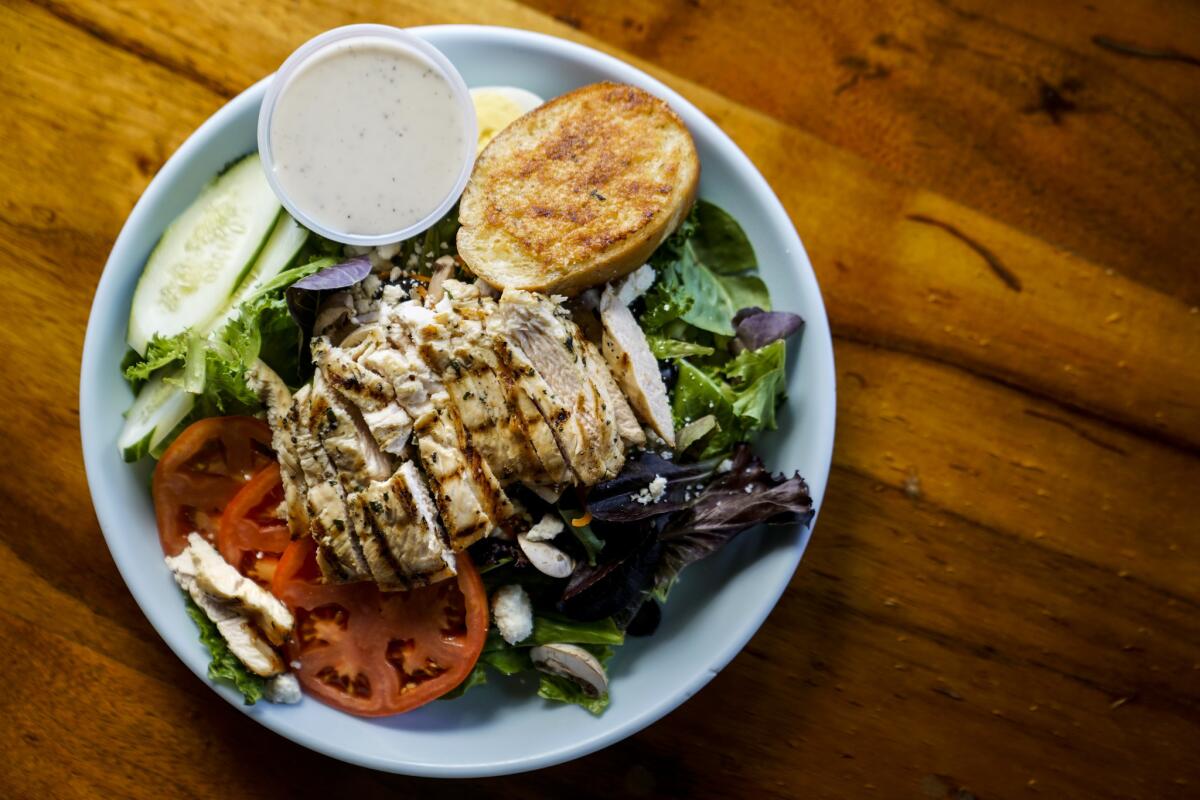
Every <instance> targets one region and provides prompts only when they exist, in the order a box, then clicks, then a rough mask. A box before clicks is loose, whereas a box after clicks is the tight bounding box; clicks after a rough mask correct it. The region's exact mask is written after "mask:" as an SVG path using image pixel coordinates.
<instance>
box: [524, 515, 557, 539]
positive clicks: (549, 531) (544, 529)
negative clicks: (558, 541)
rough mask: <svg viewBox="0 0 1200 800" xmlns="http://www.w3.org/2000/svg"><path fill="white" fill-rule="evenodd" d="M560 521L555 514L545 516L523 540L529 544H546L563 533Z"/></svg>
mask: <svg viewBox="0 0 1200 800" xmlns="http://www.w3.org/2000/svg"><path fill="white" fill-rule="evenodd" d="M564 527H565V526H564V525H563V521H562V519H560V518H559V517H558V516H557V515H555V514H546V515H545V516H544V517H542V518H541V520H540V521H538V523H537V524H536V525H534V526H533V527H532V528H530V529H529V532H528V533H526V534H525V538H526V539H528V540H529V541H531V542H548V541H550V540H551V539H553V538H554V537H555V536H558V535H559V534H560V533H562V532H563V528H564Z"/></svg>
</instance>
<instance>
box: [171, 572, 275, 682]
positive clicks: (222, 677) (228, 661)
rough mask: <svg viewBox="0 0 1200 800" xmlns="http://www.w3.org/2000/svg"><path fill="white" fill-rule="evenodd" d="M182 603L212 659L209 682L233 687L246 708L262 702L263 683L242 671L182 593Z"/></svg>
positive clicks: (213, 626) (208, 622)
mask: <svg viewBox="0 0 1200 800" xmlns="http://www.w3.org/2000/svg"><path fill="white" fill-rule="evenodd" d="M183 599H184V603H185V604H186V606H187V613H188V616H189V617H191V618H192V621H193V622H195V623H196V627H197V628H199V629H200V641H201V642H202V643H203V644H204V646H205V647H206V648H207V649H208V654H209V656H211V658H212V660H211V661H209V662H208V677H209V679H210V680H214V681H227V682H229V683H231V684H233V686H234V688H236V689H237V690H238V691H239V692H241V693H242V699H243V701H244V702H245V703H246V705H248V706H252V705H254V704H255V703H257V702H258V701H259V700H261V699H262V696H263V690H264V689H265V688H266V681H265V680H264V679H263V678H261V677H259V676H258V675H255V674H254V673H253V672H251V671H250V670H248V669H246V665H245V664H243V663H242V662H241V661H240V660H238V657H237V656H235V655H234V654H233V652H232V651H231V650H230V649H229V645H228V644H226V643H225V638H224V637H223V636H221V633H220V631H218V630H217V626H216V623H214V622H213V621H212V620H211V619H209V618H208V615H207V614H205V613H204V611H203V610H202V609H201V608H200V606H198V605H196V602H195V601H194V600H192V598H191V597H190V596H189V595H188V594H187V593H186V592H184V594H183Z"/></svg>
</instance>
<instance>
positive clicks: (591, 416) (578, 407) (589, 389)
mask: <svg viewBox="0 0 1200 800" xmlns="http://www.w3.org/2000/svg"><path fill="white" fill-rule="evenodd" d="M489 327H492V328H493V330H494V336H496V337H497V338H505V339H506V340H507V342H508V345H509V354H510V356H511V358H510V361H511V363H513V364H514V365H516V366H517V367H519V368H520V369H522V370H524V371H525V376H524V378H525V380H524V383H525V385H526V386H528V387H529V388H530V389H531V391H530V394H531V396H532V397H533V399H534V402H535V403H536V404H537V406H538V409H539V410H540V411H541V412H542V414H543V416H545V417H546V420H547V421H548V422H551V424H552V427H553V428H554V430H555V435H556V438H557V439H558V443H559V446H560V448H561V449H562V452H563V454H564V456H565V457H566V459H567V461H568V462H569V463H570V464H571V467H572V469H573V470H574V472H575V474H576V475H577V476H578V477H579V480H580V481H581V482H583V483H585V484H588V485H592V484H595V483H598V482H599V481H601V480H603V479H604V478H605V477H607V476H609V475H610V474H611V473H612V465H613V464H614V463H616V462H617V460H618V459H619V460H620V461H621V463H623V460H624V453H623V448H621V447H620V446H619V440H616V441H617V445H616V448H615V449H616V450H621V451H622V452H620V453H619V454H618V453H616V452H613V451H614V439H613V437H612V435H611V431H612V428H613V427H614V423H613V420H612V416H611V414H612V412H611V409H606V408H603V407H602V406H603V404H602V403H601V402H600V401H599V400H598V399H597V396H596V389H595V386H594V385H593V382H592V379H591V378H590V377H589V375H588V373H587V370H586V369H585V364H584V362H583V358H582V356H581V354H580V352H579V350H581V349H582V348H577V347H576V346H575V343H576V341H578V340H580V339H581V337H582V334H581V332H580V331H579V327H578V326H577V325H576V324H575V323H574V321H573V320H572V319H571V318H570V315H569V314H568V313H567V312H566V310H565V309H563V308H562V307H561V306H559V305H557V304H556V303H555V302H553V301H551V300H550V299H549V298H546V297H543V296H541V295H536V294H533V293H531V292H524V291H520V290H507V291H505V292H504V294H503V295H501V298H500V302H499V304H498V306H497V312H496V314H494V315H493V317H492V319H491V320H490V321H489Z"/></svg>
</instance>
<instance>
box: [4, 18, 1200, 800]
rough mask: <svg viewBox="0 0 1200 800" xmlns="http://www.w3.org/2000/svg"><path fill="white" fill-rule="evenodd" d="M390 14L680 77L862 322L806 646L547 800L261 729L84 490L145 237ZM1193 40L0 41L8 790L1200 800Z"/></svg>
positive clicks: (633, 28)
mask: <svg viewBox="0 0 1200 800" xmlns="http://www.w3.org/2000/svg"><path fill="white" fill-rule="evenodd" d="M366 20H377V21H384V22H389V23H394V24H401V25H408V24H422V23H430V22H480V23H490V24H503V25H513V26H517V27H523V28H529V29H533V30H540V31H545V32H549V33H553V34H556V35H560V36H565V37H567V38H572V39H576V40H579V41H582V42H584V43H587V44H591V45H593V46H597V47H600V48H601V49H604V50H606V51H608V52H611V53H614V54H616V55H619V56H621V57H622V58H626V59H627V60H629V61H631V62H632V63H634V64H637V65H638V66H641V67H643V68H646V69H648V70H649V71H651V72H652V73H653V74H655V75H656V76H658V77H660V78H662V79H663V80H665V81H666V82H668V83H669V84H670V85H672V86H673V87H674V88H676V89H678V90H679V91H681V92H682V93H683V94H684V95H685V96H687V97H688V98H689V99H691V100H693V101H694V102H696V103H697V104H698V105H699V106H700V107H701V108H702V109H703V110H704V111H706V113H708V114H709V115H710V116H712V117H713V118H714V119H715V120H717V122H718V123H719V124H721V125H722V126H723V127H724V128H725V129H726V130H727V131H728V132H729V133H730V134H731V135H732V136H733V137H734V138H735V140H736V141H737V142H738V143H739V145H741V146H742V147H743V148H744V149H745V150H746V151H747V153H748V154H749V155H750V156H751V158H752V159H753V160H754V161H755V163H756V164H757V165H758V166H759V167H760V169H762V171H763V172H764V174H765V175H766V177H767V178H768V180H769V181H770V182H771V184H772V185H773V186H774V187H775V189H776V191H777V192H778V193H779V195H780V197H781V199H782V200H783V202H784V204H785V206H786V207H787V209H788V211H789V213H790V214H791V216H792V218H793V220H794V221H795V223H796V225H797V228H798V229H799V231H800V233H801V236H802V238H803V239H804V241H805V244H806V247H807V248H808V250H809V254H810V256H811V257H812V260H813V263H814V266H815V267H816V269H817V272H818V277H819V278H820V281H821V286H822V290H823V292H824V294H825V299H826V303H827V305H828V309H829V313H830V318H831V322H832V324H833V328H834V333H835V340H836V357H837V363H838V389H839V408H838V413H839V429H838V442H837V448H836V450H835V456H834V461H835V465H834V471H833V474H832V475H831V479H830V490H829V493H828V495H827V498H826V505H825V507H824V509H823V511H822V516H821V522H820V525H819V526H818V528H817V531H816V533H815V535H814V538H813V542H812V545H811V546H810V549H809V552H808V553H807V554H806V556H805V559H804V562H803V563H802V565H801V568H800V570H799V571H798V572H797V574H796V576H795V578H794V579H793V581H792V585H791V588H790V589H789V591H788V592H787V593H786V594H785V595H784V597H783V599H782V600H781V601H780V604H779V606H778V607H777V608H776V610H775V612H774V613H773V614H772V616H771V617H770V618H769V619H768V621H767V623H766V624H765V625H764V626H763V628H762V630H761V631H760V632H759V633H758V635H757V636H756V637H755V638H754V639H753V640H752V642H751V643H750V645H749V646H748V647H747V648H746V650H745V651H744V652H743V654H742V655H741V656H739V657H738V658H737V659H735V661H734V662H733V663H732V664H731V665H730V666H729V668H727V669H726V670H725V671H724V672H722V673H721V675H719V676H718V677H717V678H716V679H715V680H714V681H713V683H712V684H711V685H710V686H709V687H708V688H707V689H705V690H704V691H702V692H700V694H698V695H697V696H696V697H695V698H693V699H692V700H691V701H689V702H688V703H687V704H686V705H685V706H683V707H682V708H681V709H679V710H678V711H677V712H675V713H673V714H672V715H671V716H670V717H669V718H667V719H666V720H664V721H663V722H661V723H659V724H657V725H655V726H653V727H651V728H650V729H648V730H647V731H645V732H643V733H641V734H638V735H637V736H635V737H633V738H631V739H630V740H627V741H625V742H622V743H620V744H618V745H615V746H613V747H611V748H609V749H607V750H605V751H602V752H600V753H597V754H595V755H593V756H590V757H588V758H585V759H582V760H580V761H578V762H576V763H574V764H569V765H563V766H561V767H556V768H553V769H549V770H545V771H543V772H540V773H537V774H536V775H534V776H527V777H524V778H511V779H499V780H483V781H468V782H465V783H464V784H446V783H437V782H432V781H420V780H412V779H406V778H399V777H394V776H385V775H379V774H376V773H372V772H369V771H366V770H361V769H357V768H351V767H348V766H345V765H343V764H340V763H338V762H335V761H332V760H330V759H327V758H324V757H322V756H317V755H314V754H312V753H309V752H308V751H305V750H302V749H301V748H299V747H297V746H296V745H293V744H291V743H289V742H287V741H285V740H283V739H281V738H279V737H276V736H274V735H273V734H270V733H268V732H266V731H265V730H263V729H260V728H259V727H258V726H256V725H255V724H254V723H253V722H252V721H250V720H248V719H246V718H244V717H243V716H242V715H240V714H238V713H237V712H236V711H234V710H233V709H230V708H228V707H227V706H225V705H224V704H223V703H220V702H217V701H216V700H215V699H214V698H213V696H212V695H211V693H210V692H209V691H208V690H207V688H206V687H205V686H204V685H203V684H202V683H201V682H199V681H197V680H196V679H195V678H193V677H192V676H191V675H190V674H189V673H188V672H187V671H186V669H185V668H184V667H183V666H182V665H181V664H180V663H179V662H178V661H177V660H176V659H175V658H174V656H173V655H172V654H171V653H170V652H169V651H168V650H167V649H166V648H165V647H164V646H163V645H162V643H161V642H160V641H159V640H158V638H157V637H156V635H155V634H154V633H153V631H152V630H151V629H150V628H149V626H148V625H147V624H146V622H145V620H144V618H143V617H142V615H141V612H140V611H139V610H138V608H137V607H136V605H135V604H134V603H133V601H132V599H131V598H130V596H129V594H128V592H127V590H126V589H125V587H124V585H123V583H122V582H121V580H120V577H119V576H118V575H117V573H116V570H115V569H114V568H113V566H112V562H111V560H110V558H109V556H108V554H107V552H106V550H105V548H104V545H103V540H102V539H101V537H100V534H99V530H98V528H97V526H96V522H95V518H94V516H93V514H92V511H91V508H90V503H89V500H88V496H87V490H86V484H85V481H84V476H83V471H82V466H81V463H80V455H79V445H78V433H77V431H78V407H77V401H76V397H77V395H76V381H77V378H76V376H77V375H78V367H79V353H80V348H81V344H82V338H83V330H84V327H85V325H86V320H87V313H88V306H89V304H90V300H91V295H92V291H93V289H94V287H95V283H96V281H97V279H98V277H99V274H100V270H101V268H102V266H103V263H104V259H105V258H106V256H107V252H108V249H109V247H110V246H111V243H112V241H113V239H114V238H115V236H116V234H117V232H118V231H119V229H120V226H121V224H122V222H123V221H124V218H125V216H126V215H127V214H128V212H129V210H130V208H132V205H133V203H134V202H135V201H136V199H137V197H138V196H139V195H140V193H141V192H142V190H143V189H144V188H145V186H146V184H147V182H148V181H149V180H150V178H151V177H152V176H153V174H154V173H155V171H156V170H157V169H158V168H159V167H160V166H161V165H162V163H163V162H164V161H165V160H166V158H167V157H168V156H169V155H170V153H171V152H173V151H174V149H175V148H176V147H178V145H179V144H180V143H181V142H182V141H183V139H184V138H185V137H186V136H187V135H188V133H190V132H191V131H192V130H193V129H194V128H195V127H196V126H197V125H198V124H199V123H200V122H201V121H202V120H203V119H205V118H206V117H207V116H208V115H209V114H211V113H212V112H213V111H215V110H216V109H217V108H218V107H219V106H220V105H221V104H222V103H224V102H225V101H226V100H227V99H228V98H229V97H231V96H233V95H234V94H236V93H237V92H238V91H240V90H241V89H243V88H244V87H245V86H247V85H249V84H250V83H251V82H253V81H254V80H256V79H257V78H258V77H260V76H261V75H262V74H265V73H266V72H268V71H270V70H271V69H273V68H274V67H275V66H276V65H277V64H278V62H279V61H281V60H282V59H283V58H284V57H285V56H286V55H287V53H289V52H290V51H291V50H292V49H293V48H294V47H295V46H296V45H298V44H299V43H300V42H301V41H303V40H304V39H306V38H308V37H309V36H311V35H314V34H315V33H317V32H319V31H321V30H323V29H325V28H328V27H331V26H334V25H338V24H343V23H347V22H352V21H366ZM1197 42H1200V12H1198V11H1197V6H1195V4H1190V3H1186V2H1171V1H1170V0H1136V2H1114V1H1112V0H1103V1H1102V0H1095V1H1094V2H1091V3H1087V4H1084V3H1054V4H1042V3H1035V2H1019V3H1004V4H1002V3H988V2H984V1H983V0H957V2H954V3H950V2H933V1H932V0H906V1H905V2H898V3H891V4H888V6H887V7H886V9H882V10H881V9H880V7H879V6H878V4H868V3H864V2H846V3H838V4H805V5H798V4H785V3H771V4H766V3H763V4H746V3H738V2H733V3H711V2H706V1H705V0H701V2H695V0H693V1H692V2H678V3H677V2H671V0H659V1H658V2H653V3H645V4H637V5H634V4H629V5H628V6H626V7H624V8H621V9H616V8H615V7H614V6H610V5H606V4H594V3H593V4H585V3H577V2H566V0H535V2H531V3H529V4H528V5H521V4H517V3H513V2H506V1H504V0H483V2H475V3H468V2H465V1H457V0H456V2H450V3H444V4H437V5H436V6H433V5H431V4H421V3H417V2H398V3H392V2H387V3H385V2H364V3H357V4H354V5H353V6H350V5H348V4H344V3H337V2H332V0H330V1H328V2H321V1H320V0H301V2H295V3H288V4H264V5H261V6H250V5H248V4H245V3H232V2H227V1H226V0H220V1H218V0H209V1H208V2H205V3H199V2H191V1H189V2H178V3H176V2H165V1H164V0H152V1H150V2H134V0H114V1H113V2H108V3H103V4H100V3H81V2H67V1H66V0H35V1H34V2H26V1H25V0H10V2H7V3H5V4H2V5H0V48H3V53H4V56H5V66H4V69H3V70H0V98H3V103H4V108H5V110H6V112H7V113H5V114H4V115H3V117H2V121H0V137H2V139H3V142H4V148H3V149H2V150H0V184H2V185H3V186H4V187H5V191H4V192H3V194H2V195H0V197H2V201H0V203H2V205H0V258H2V259H3V261H2V266H0V270H2V275H0V276H2V277H3V279H4V286H5V291H4V299H5V301H6V302H5V306H6V312H7V313H6V316H5V319H4V322H3V323H0V351H2V352H4V354H5V358H4V359H3V361H0V365H2V366H0V370H2V372H3V377H4V380H2V381H0V403H2V404H3V406H4V408H5V410H6V413H5V414H4V415H3V417H0V420H2V421H0V431H2V433H0V440H2V441H3V442H4V444H5V446H4V447H3V448H0V497H2V498H3V500H4V505H5V513H4V514H3V515H2V516H0V580H2V585H4V586H5V587H8V588H9V591H8V592H7V593H6V594H7V597H8V602H7V604H6V608H5V613H3V614H0V642H3V643H4V645H5V647H6V648H7V655H8V657H7V658H6V659H4V662H3V666H2V667H0V677H3V679H4V680H5V682H6V685H8V686H9V687H10V691H9V692H8V693H6V694H5V697H4V698H3V700H0V714H3V717H4V719H5V720H6V722H7V724H6V725H4V726H3V727H0V746H2V747H3V748H4V750H5V753H6V755H7V758H8V761H7V766H6V768H5V769H3V770H0V796H5V797H10V796H11V797H91V796H96V795H104V796H128V797H147V798H149V797H162V796H182V797H210V796H212V797H230V796H236V797H271V796H278V795H286V796H296V797H309V796H312V797H316V796H328V795H329V794H331V793H334V794H336V795H338V796H342V795H344V796H355V797H358V796H362V797H376V796H385V795H387V796H394V795H396V794H399V793H414V794H417V793H419V794H421V795H430V796H441V795H448V796H458V795H460V794H470V795H472V796H485V797H501V798H505V797H527V796H530V795H531V794H534V795H546V796H554V797H557V796H562V795H567V794H571V795H574V796H579V797H611V796H613V795H614V794H615V795H618V796H631V797H649V796H679V797H730V796H751V795H752V796H760V797H768V798H772V797H858V796H872V795H874V796H881V797H923V798H941V797H954V798H965V797H978V798H998V797H1025V796H1036V795H1038V794H1043V795H1045V796H1052V797H1088V798H1093V797H1094V798H1109V797H1146V798H1162V797H1190V796H1195V792H1196V786H1197V785H1198V784H1200V762H1198V761H1197V759H1196V757H1195V743H1196V742H1197V741H1200V621H1198V620H1200V615H1198V614H1197V611H1198V606H1200V568H1198V567H1200V553H1198V552H1197V547H1200V541H1198V533H1200V506H1198V505H1197V500H1196V487H1197V486H1200V399H1198V398H1200V312H1198V311H1197V305H1198V304H1200V268H1198V267H1200V261H1198V260H1197V255H1196V253H1197V252H1198V250H1200V247H1198V246H1200V238H1198V237H1200V226H1197V224H1196V222H1197V220H1200V169H1198V167H1200V136H1197V125H1198V124H1200V111H1198V110H1197V109H1200V102H1198V101H1200V67H1197V66H1196V62H1195V57H1196V56H1197V55H1200V52H1198V51H1197ZM780 304H781V305H784V304H786V301H785V300H783V299H781V301H780ZM31 676H36V677H35V678H34V679H33V680H31ZM734 704H736V708H737V711H736V713H733V712H731V710H730V709H731V708H732V707H735V706H734ZM247 754H252V757H249V758H248V757H247ZM276 765H278V766H276Z"/></svg>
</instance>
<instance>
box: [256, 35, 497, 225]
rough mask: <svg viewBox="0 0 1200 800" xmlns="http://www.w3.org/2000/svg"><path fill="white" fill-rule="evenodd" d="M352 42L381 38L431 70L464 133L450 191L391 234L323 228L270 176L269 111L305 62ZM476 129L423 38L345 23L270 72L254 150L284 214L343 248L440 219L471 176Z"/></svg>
mask: <svg viewBox="0 0 1200 800" xmlns="http://www.w3.org/2000/svg"><path fill="white" fill-rule="evenodd" d="M356 39H363V40H366V41H369V40H378V39H384V40H387V42H388V44H389V46H397V47H398V48H399V49H401V50H403V51H406V53H407V54H408V55H409V56H411V57H413V58H415V59H416V60H418V61H420V62H422V63H424V64H425V65H426V66H428V67H429V68H431V69H433V70H435V71H436V72H437V73H438V74H440V75H441V76H442V77H443V78H444V79H445V80H446V83H447V84H448V85H449V86H450V89H451V93H452V95H453V99H454V102H455V104H456V105H457V106H458V108H459V111H460V113H461V115H462V120H463V125H464V130H463V131H462V140H463V147H462V154H461V157H460V162H461V163H460V166H459V171H458V176H457V179H456V180H455V182H454V184H453V189H452V190H451V191H450V192H449V193H448V194H447V195H446V196H445V197H444V198H442V200H441V202H440V203H438V204H437V205H436V206H435V207H434V208H433V210H432V211H430V212H429V213H428V214H427V215H426V216H424V217H422V218H421V219H420V220H418V221H417V222H414V223H412V224H410V225H407V226H406V227H403V228H399V229H397V230H393V231H386V232H383V233H378V234H361V233H346V232H345V231H339V230H336V229H334V228H330V227H328V226H326V225H323V224H322V223H320V222H318V221H317V220H316V219H314V216H313V214H312V213H310V211H311V210H312V209H305V208H303V207H302V205H300V204H298V203H296V202H295V200H294V198H292V197H290V196H289V195H288V193H287V192H286V191H285V190H284V187H283V186H282V185H281V182H280V180H279V176H278V175H277V174H276V170H275V162H274V159H273V158H272V151H271V124H272V120H273V118H274V115H275V108H276V105H277V103H278V101H279V98H280V96H281V95H282V94H283V92H284V90H285V89H286V88H287V87H288V84H289V82H290V81H291V79H292V78H293V77H295V75H296V73H297V72H298V71H299V70H300V68H301V67H302V66H303V65H304V64H305V63H306V62H307V61H308V60H309V59H311V58H313V57H314V56H316V55H317V54H319V53H321V52H323V51H325V50H326V48H329V47H331V46H334V45H342V44H344V43H346V42H347V41H349V40H356ZM476 128H477V123H476V120H475V106H474V104H473V103H472V102H471V94H470V92H469V91H468V89H467V85H466V83H465V82H464V81H463V78H462V75H460V74H459V73H458V70H457V69H455V67H454V65H453V64H452V63H450V60H449V59H447V58H446V56H444V55H443V54H442V52H441V51H440V50H438V49H437V48H435V47H434V46H433V45H431V44H429V43H428V42H426V41H425V40H423V39H420V38H418V37H417V36H414V35H413V34H411V33H408V32H407V31H404V30H401V29H400V28H394V27H391V26H390V25H372V24H362V25H347V26H345V27H341V28H334V29H332V30H329V31H326V32H325V33H322V34H321V35H320V36H317V37H315V38H313V39H310V40H309V41H307V42H305V43H304V44H303V45H301V46H300V47H299V48H297V49H296V51H295V52H294V53H292V54H291V55H290V56H288V58H287V60H286V61H284V62H283V64H282V65H281V66H280V67H279V70H278V71H277V72H276V73H275V76H274V78H272V80H271V83H270V85H269V86H268V88H267V94H266V97H265V98H264V99H263V103H262V108H261V110H260V111H259V116H258V151H259V155H260V157H261V158H262V161H263V168H264V169H265V170H266V173H267V180H268V181H269V182H270V184H271V188H272V189H274V191H275V194H276V195H277V196H278V197H279V200H280V202H282V203H283V205H284V207H285V208H286V209H287V210H288V213H290V214H291V215H292V216H293V217H295V218H296V220H297V221H298V222H300V224H302V225H304V226H305V227H306V228H308V229H310V230H312V231H315V232H316V233H318V234H320V235H321V236H324V237H326V238H328V239H332V240H334V241H337V242H342V243H343V244H353V245H366V246H372V245H373V246H378V245H384V244H391V243H393V242H399V241H402V240H404V239H408V238H411V237H413V236H415V235H416V234H418V233H421V232H422V231H424V230H425V229H427V228H429V227H430V226H431V225H433V224H434V223H435V222H437V221H438V220H439V219H441V218H442V217H443V216H444V215H445V214H446V212H447V211H449V210H450V208H451V207H452V206H453V205H454V204H455V203H456V202H457V201H458V198H459V196H460V195H461V194H462V192H463V189H464V188H465V187H466V185H467V179H468V178H470V176H471V168H472V166H473V165H474V161H475V143H476V136H477V133H476Z"/></svg>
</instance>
